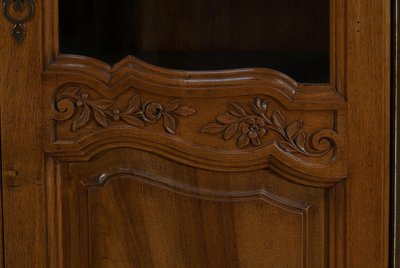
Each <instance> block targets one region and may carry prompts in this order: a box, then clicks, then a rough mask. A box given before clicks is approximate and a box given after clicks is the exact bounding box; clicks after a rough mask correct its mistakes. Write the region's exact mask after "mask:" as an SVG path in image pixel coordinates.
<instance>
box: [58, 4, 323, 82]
mask: <svg viewBox="0 0 400 268" xmlns="http://www.w3.org/2000/svg"><path fill="white" fill-rule="evenodd" d="M60 50H61V53H69V54H80V55H87V56H92V57H96V58H98V59H100V60H103V61H105V62H107V63H109V64H114V63H116V62H118V61H119V60H121V59H122V58H123V57H125V56H126V55H129V54H131V55H134V56H136V57H138V58H140V59H142V60H144V61H147V62H149V63H151V64H154V65H158V66H162V67H167V68H173V69H184V70H218V69H232V68H245V67H267V68H273V69H276V70H279V71H281V72H284V73H286V74H288V75H290V76H291V77H293V78H295V79H296V80H298V81H301V82H327V81H328V80H329V0H301V1H299V0H279V1H275V0H113V1H110V0H86V1H82V0H60Z"/></svg>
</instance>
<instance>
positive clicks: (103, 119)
mask: <svg viewBox="0 0 400 268" xmlns="http://www.w3.org/2000/svg"><path fill="white" fill-rule="evenodd" d="M93 114H94V119H95V120H96V122H97V123H99V124H100V125H101V126H102V127H108V120H107V116H106V115H105V114H104V113H103V111H101V110H100V109H98V108H96V107H93Z"/></svg>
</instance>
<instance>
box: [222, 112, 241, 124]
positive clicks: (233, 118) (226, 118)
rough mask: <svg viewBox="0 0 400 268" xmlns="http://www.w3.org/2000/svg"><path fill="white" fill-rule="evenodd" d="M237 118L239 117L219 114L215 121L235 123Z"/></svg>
mask: <svg viewBox="0 0 400 268" xmlns="http://www.w3.org/2000/svg"><path fill="white" fill-rule="evenodd" d="M238 120H239V118H237V117H236V116H234V115H231V114H221V115H218V116H217V121H218V122H220V123H222V124H225V125H230V124H232V123H236V122H237V121H238Z"/></svg>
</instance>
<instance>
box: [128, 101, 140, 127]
mask: <svg viewBox="0 0 400 268" xmlns="http://www.w3.org/2000/svg"><path fill="white" fill-rule="evenodd" d="M139 107H140V95H135V96H133V97H132V98H130V99H129V102H128V107H127V108H126V111H125V114H133V113H135V112H137V111H138V110H139ZM127 123H128V122H127Z"/></svg>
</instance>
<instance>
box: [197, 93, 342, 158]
mask: <svg viewBox="0 0 400 268" xmlns="http://www.w3.org/2000/svg"><path fill="white" fill-rule="evenodd" d="M251 110H252V113H248V112H247V111H246V110H245V109H244V108H243V107H242V106H240V105H238V104H236V103H229V104H228V112H226V113H224V114H221V115H218V116H217V117H216V121H215V122H213V123H210V124H208V125H206V126H205V127H204V128H203V129H202V130H201V132H203V133H212V134H218V133H222V134H223V138H224V140H230V139H232V138H234V137H236V144H237V146H238V147H239V148H244V147H248V146H260V145H262V139H263V138H264V137H265V136H267V135H268V132H269V131H275V132H276V133H278V134H279V136H280V137H281V138H282V140H277V141H275V142H276V143H277V144H278V146H279V147H280V148H282V149H283V150H284V151H286V152H288V153H298V154H302V155H305V156H314V157H316V156H322V155H325V154H326V153H328V152H329V151H331V150H332V149H333V148H334V147H335V144H334V142H333V141H332V140H331V139H329V138H326V139H327V140H328V142H329V146H328V148H325V149H323V150H316V149H313V148H311V147H312V145H311V144H310V143H312V142H311V140H312V139H310V137H308V135H307V133H306V132H305V131H304V129H303V121H302V120H297V121H293V122H286V119H285V117H284V115H283V114H282V113H281V112H280V111H279V110H276V109H274V110H272V111H271V112H270V111H269V105H268V100H261V99H260V98H256V99H255V100H254V102H253V103H252V105H251Z"/></svg>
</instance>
